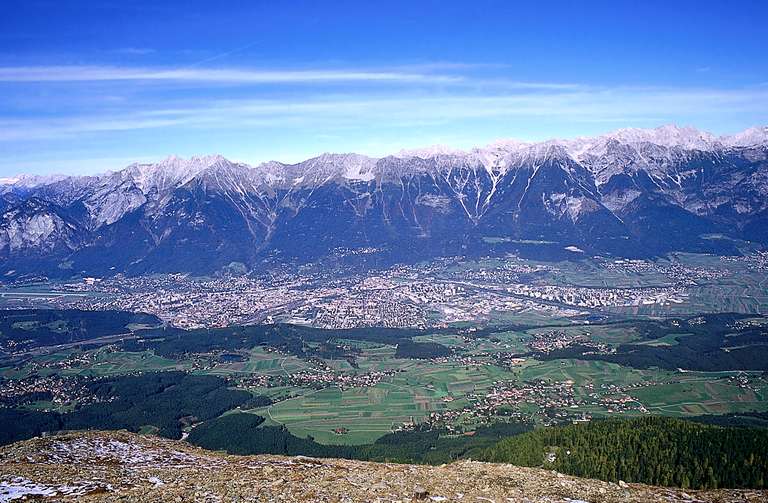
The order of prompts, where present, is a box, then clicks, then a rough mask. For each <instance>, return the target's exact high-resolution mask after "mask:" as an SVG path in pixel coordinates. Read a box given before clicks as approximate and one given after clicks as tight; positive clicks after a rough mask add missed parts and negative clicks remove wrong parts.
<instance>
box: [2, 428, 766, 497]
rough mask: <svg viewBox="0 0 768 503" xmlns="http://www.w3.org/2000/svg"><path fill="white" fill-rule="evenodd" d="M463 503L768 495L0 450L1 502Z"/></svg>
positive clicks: (138, 450) (97, 437)
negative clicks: (29, 499)
mask: <svg viewBox="0 0 768 503" xmlns="http://www.w3.org/2000/svg"><path fill="white" fill-rule="evenodd" d="M25 496H26V497H27V498H35V497H37V498H41V499H43V500H51V501H142V502H144V503H146V502H154V501H158V502H160V501H162V502H182V501H204V502H219V501H289V502H300V501H313V502H314V501H318V502H320V501H328V502H337V501H338V502H342V501H345V502H357V501H378V502H394V501H401V502H406V501H445V502H449V501H461V502H465V501H466V502H480V501H483V502H498V503H501V502H530V503H534V502H542V503H543V502H549V503H555V502H558V503H560V502H562V503H566V502H571V503H577V502H592V503H600V502H606V503H608V502H622V503H632V502H683V501H688V502H693V501H698V502H722V503H730V502H762V501H768V491H754V490H716V491H688V492H684V491H682V490H676V489H669V488H657V487H651V486H645V485H641V484H624V483H620V484H613V483H608V482H601V481H596V480H587V479H579V478H575V477H570V476H564V475H561V474H557V473H555V472H552V471H547V470H541V469H534V468H521V467H515V466H510V465H501V464H489V463H479V462H473V461H461V462H457V463H453V464H450V465H443V466H439V467H434V466H421V465H418V466H417V465H405V464H383V463H368V462H359V461H347V460H331V459H314V458H305V457H295V458H287V457H280V456H242V457H240V456H230V455H223V454H219V453H214V452H209V451H204V450H201V449H198V448H194V447H191V446H189V445H188V444H186V443H184V442H178V441H172V440H165V439H161V438H158V437H154V436H151V437H150V436H141V435H136V434H132V433H127V432H123V431H119V432H85V433H83V432H72V433H67V434H63V435H57V436H51V437H46V438H35V439H31V440H28V441H24V442H19V443H16V444H12V445H8V446H4V447H2V448H0V502H5V501H13V500H14V499H22V498H24V497H25Z"/></svg>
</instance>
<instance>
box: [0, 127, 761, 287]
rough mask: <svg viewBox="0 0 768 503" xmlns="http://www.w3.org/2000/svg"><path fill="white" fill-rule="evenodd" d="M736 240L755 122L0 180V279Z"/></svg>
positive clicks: (727, 247)
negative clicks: (737, 127)
mask: <svg viewBox="0 0 768 503" xmlns="http://www.w3.org/2000/svg"><path fill="white" fill-rule="evenodd" d="M737 240H738V241H737ZM742 240H746V241H753V242H756V243H758V244H763V245H765V244H768V128H765V127H764V128H753V129H749V130H747V131H744V132H742V133H739V134H736V135H733V136H727V137H715V136H713V135H711V134H708V133H705V132H701V131H697V130H695V129H692V128H678V127H676V126H664V127H660V128H657V129H648V130H643V129H623V130H619V131H616V132H614V133H611V134H608V135H605V136H599V137H594V138H577V139H572V140H551V141H547V142H543V143H524V142H517V141H499V142H495V143H493V144H491V145H488V146H486V147H482V148H476V149H473V150H470V151H467V152H465V151H459V150H455V149H450V148H447V147H431V148H427V149H422V150H415V151H401V152H399V153H398V154H396V155H393V156H389V157H384V158H381V159H372V158H369V157H365V156H362V155H357V154H323V155H321V156H319V157H316V158H313V159H309V160H307V161H304V162H301V163H298V164H293V165H287V164H281V163H278V162H269V163H265V164H262V165H259V166H255V167H252V166H248V165H246V164H238V163H233V162H230V161H228V160H227V159H225V158H223V157H221V156H208V157H193V158H192V159H189V160H185V159H180V158H178V157H170V158H168V159H166V160H164V161H162V162H160V163H157V164H134V165H131V166H128V167H127V168H125V169H123V170H121V171H118V172H114V173H107V174H104V175H99V176H82V177H50V178H46V177H35V176H25V175H22V176H19V177H16V178H12V179H0V274H4V275H5V277H6V278H8V279H12V278H15V277H19V276H21V275H29V274H46V275H69V274H81V273H85V274H95V275H104V274H112V273H116V272H127V273H130V274H139V273H150V272H171V271H180V272H192V273H211V272H215V271H217V270H220V269H221V268H223V267H227V266H229V265H231V264H232V263H239V264H244V265H245V267H246V268H248V269H257V270H258V269H259V268H260V267H263V264H264V261H292V262H298V263H301V262H305V261H310V260H315V259H320V258H324V257H332V256H337V255H339V254H340V253H341V252H340V251H339V250H345V253H348V252H349V250H353V249H361V248H365V249H367V250H371V249H374V248H375V249H376V251H375V253H370V254H367V258H366V259H367V260H371V261H379V262H382V263H385V262H395V261H409V260H417V259H424V258H429V257H433V256H440V255H456V254H495V253H504V252H508V251H516V252H519V253H524V254H529V255H532V256H537V255H538V256H542V257H545V258H546V257H558V256H571V257H578V256H581V255H582V254H588V255H594V254H611V255H616V256H652V255H658V254H662V253H665V252H668V251H674V250H679V251H696V252H711V253H719V254H730V253H737V252H738V250H737V248H736V246H737V244H738V243H739V241H742ZM239 264H238V265H239ZM239 267H240V268H242V266H239Z"/></svg>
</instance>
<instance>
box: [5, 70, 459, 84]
mask: <svg viewBox="0 0 768 503" xmlns="http://www.w3.org/2000/svg"><path fill="white" fill-rule="evenodd" d="M461 80H463V77H461V76H457V75H441V74H431V73H411V72H404V71H361V70H260V69H240V68H229V69H214V68H170V69H156V68H128V67H115V66H45V67H39V66H19V67H0V82H49V83H50V82H115V81H150V82H151V81H165V82H206V83H229V84H272V83H274V84H279V83H302V82H304V83H313V82H366V81H371V82H433V83H450V82H459V81H461Z"/></svg>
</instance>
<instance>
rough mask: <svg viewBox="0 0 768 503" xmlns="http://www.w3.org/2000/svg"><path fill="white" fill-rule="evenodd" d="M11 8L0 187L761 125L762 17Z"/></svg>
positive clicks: (286, 5)
mask: <svg viewBox="0 0 768 503" xmlns="http://www.w3.org/2000/svg"><path fill="white" fill-rule="evenodd" d="M0 8H1V9H2V12H0V154H1V157H0V159H2V161H0V176H8V175H12V174H16V173H19V172H32V173H65V174H70V173H78V174H80V173H95V172H102V171H105V170H108V169H117V168H120V167H122V166H125V165H127V164H129V163H130V162H132V161H144V160H159V159H161V158H164V157H166V156H168V155H170V154H178V155H183V156H189V155H194V154H209V153H221V154H223V155H225V156H227V157H229V158H231V159H234V160H240V161H246V162H252V163H256V162H260V161H265V160H269V159H277V160H282V161H299V160H302V159H305V158H308V157H311V156H313V155H317V154H319V153H322V152H326V151H332V152H347V151H355V152H360V153H365V154H370V155H384V154H387V153H392V152H396V151H397V150H400V149H401V148H412V147H418V146H425V145H430V144H435V143H442V144H448V145H451V146H455V147H459V148H466V147H470V146H474V145H480V144H485V143H488V142H489V141H492V140H494V139H498V138H518V139H523V140H543V139H547V138H552V137H571V136H578V135H592V134H598V133H602V132H606V131H610V130H613V129H617V128H620V127H629V126H634V127H653V126H658V125H661V124H665V123H670V122H673V123H678V124H681V125H693V126H696V127H699V128H701V129H705V130H709V131H712V132H714V133H717V134H723V133H732V132H736V131H739V130H742V129H745V128H747V127H750V126H754V125H762V124H766V123H768V57H767V56H766V54H768V24H767V23H766V22H765V20H766V19H768V2H760V1H730V2H724V1H718V2H707V1H696V2H693V1H691V2H689V1H675V2H661V1H645V2H630V1H612V2H601V1H591V2H556V1H550V2H546V3H544V2H512V1H499V2H494V1H483V0H474V1H471V2H451V1H442V2H430V1H422V2H413V1H408V2H397V1H389V2H376V1H371V2H361V1H354V2H346V1H335V2H331V1H329V2H320V1H314V2H291V1H262V2H259V1H242V2H233V1H226V0H222V1H219V2H209V1H205V2H204V1H200V2H195V1H189V0H187V1H173V0H171V1H163V2H158V1H156V0H154V1H130V0H122V1H118V0H101V1H98V0H93V1H78V0H69V1H67V2H61V1H58V0H50V1H43V0H4V1H3V2H2V6H0Z"/></svg>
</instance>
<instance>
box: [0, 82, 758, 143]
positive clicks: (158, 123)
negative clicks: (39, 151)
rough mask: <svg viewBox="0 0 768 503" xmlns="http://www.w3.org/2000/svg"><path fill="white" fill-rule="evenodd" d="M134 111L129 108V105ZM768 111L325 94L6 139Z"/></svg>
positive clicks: (186, 109) (23, 127) (741, 100)
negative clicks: (168, 131) (166, 131)
mask: <svg viewBox="0 0 768 503" xmlns="http://www.w3.org/2000/svg"><path fill="white" fill-rule="evenodd" d="M128 106H130V104H128ZM746 112H749V113H763V114H768V89H766V88H762V87H758V88H747V89H678V88H633V87H616V88H594V89H589V88H585V89H576V90H573V89H569V88H563V89H559V88H555V87H553V88H551V89H548V90H546V89H544V90H539V91H537V92H534V93H531V92H527V91H526V90H525V89H521V90H519V91H518V92H511V93H505V94H492V95H457V94H446V95H432V94H404V95H401V96H362V97H360V96H350V95H345V94H336V95H325V96H322V97H315V98H304V99H287V98H286V99H219V100H206V101H205V102H199V103H192V104H190V103H185V104H183V106H176V107H173V106H172V107H166V108H157V107H154V108H153V107H149V108H143V109H126V110H125V111H124V112H123V113H119V114H114V113H110V114H90V115H77V116H69V117H59V118H37V119H29V118H18V119H5V120H0V141H6V142H7V141H23V140H31V139H45V138H57V137H67V136H75V135H82V134H99V133H105V132H121V131H133V130H153V129H163V128H173V129H174V131H179V130H183V129H185V128H189V129H208V130H215V129H222V130H223V129H237V130H240V131H247V130H252V129H258V128H274V127H286V126H290V127H296V128H300V127H320V126H322V128H323V129H324V130H325V131H326V133H327V132H328V131H330V130H333V129H338V130H342V129H344V128H359V127H365V125H366V124H375V125H376V127H401V128H406V127H419V126H424V125H435V124H446V123H456V122H460V121H473V120H496V121H504V120H514V121H520V120H524V119H526V118H547V119H551V120H557V121H562V122H584V123H587V122H608V123H609V122H617V123H622V125H626V124H627V123H631V122H632V121H648V120H655V121H672V120H675V118H677V117H687V118H696V117H712V116H724V115H728V114H743V113H746Z"/></svg>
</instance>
